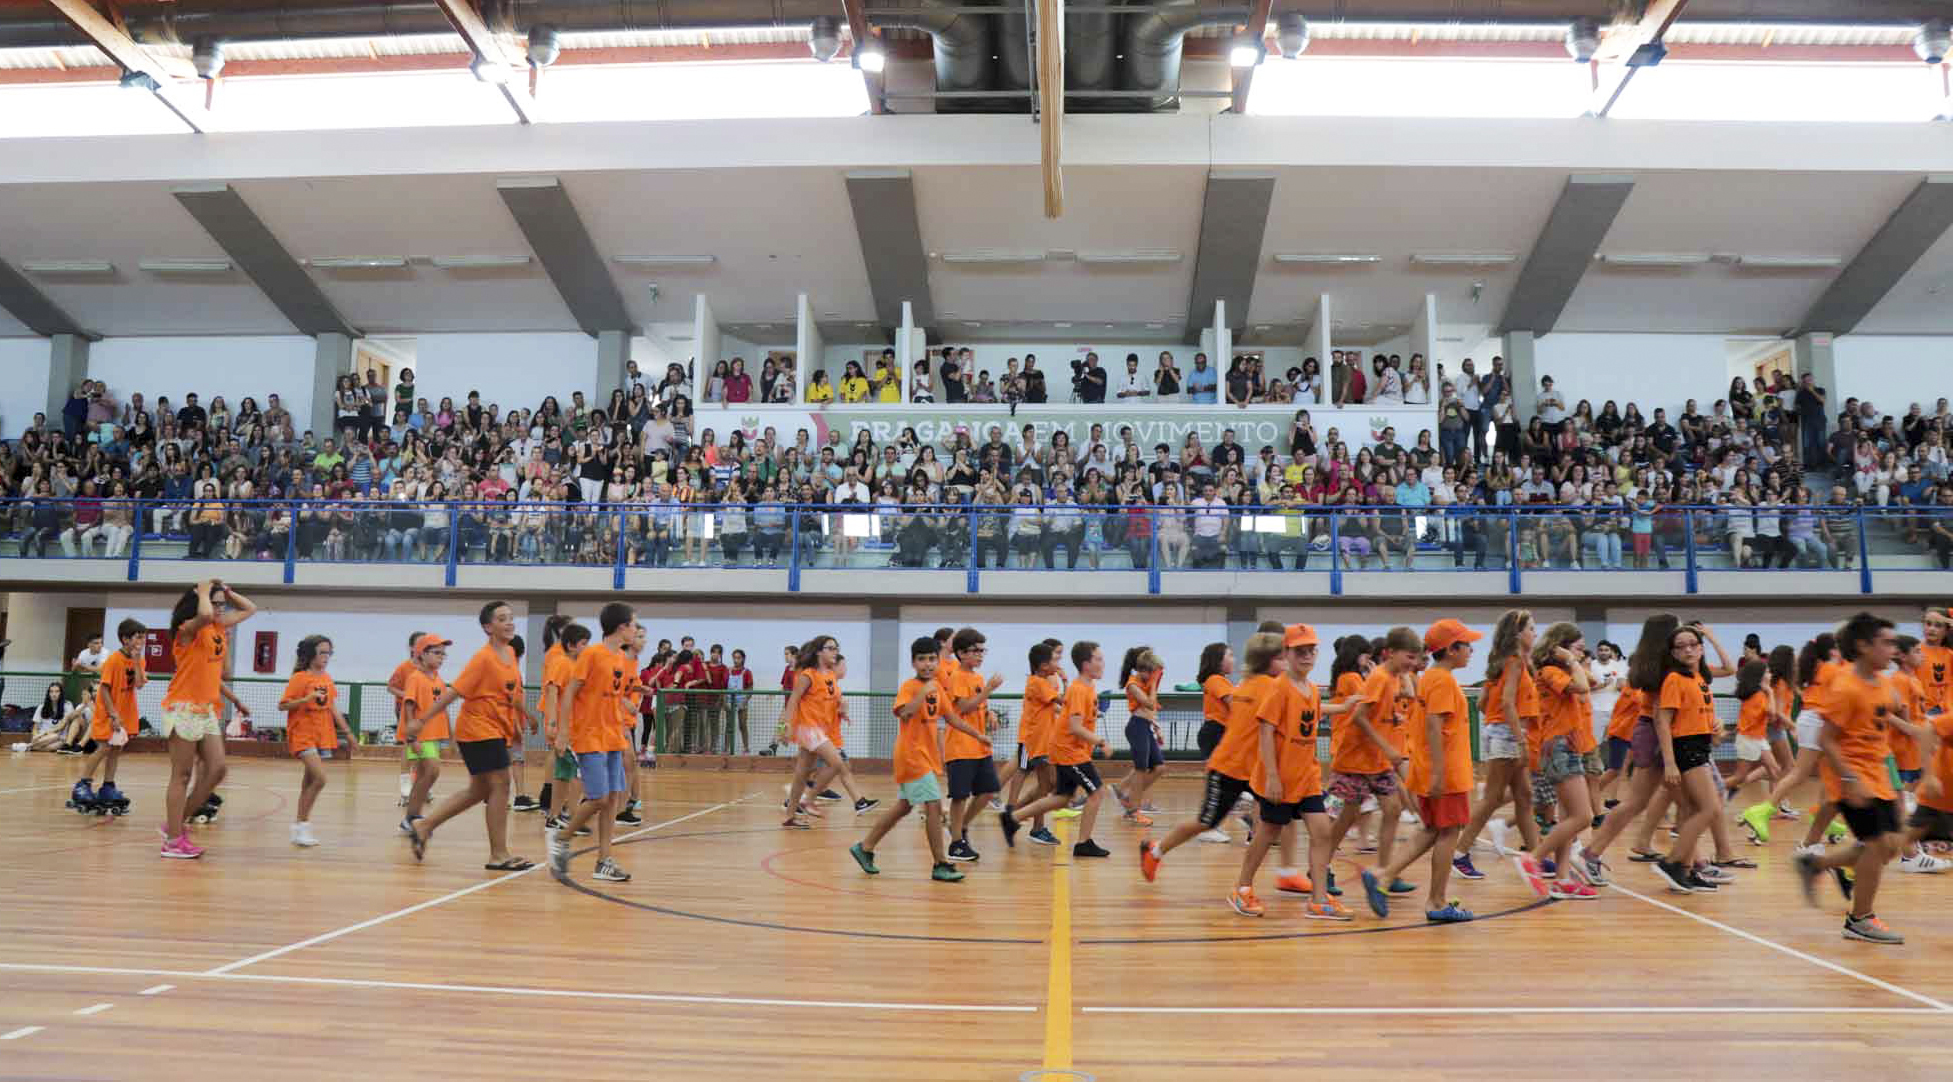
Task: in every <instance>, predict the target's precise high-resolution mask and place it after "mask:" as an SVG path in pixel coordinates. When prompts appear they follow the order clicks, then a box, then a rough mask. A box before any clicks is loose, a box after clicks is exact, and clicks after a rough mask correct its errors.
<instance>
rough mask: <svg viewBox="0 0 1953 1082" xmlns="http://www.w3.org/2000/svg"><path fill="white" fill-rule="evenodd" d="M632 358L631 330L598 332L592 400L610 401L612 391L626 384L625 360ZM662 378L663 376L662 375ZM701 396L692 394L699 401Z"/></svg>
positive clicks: (694, 399) (695, 400) (693, 399)
mask: <svg viewBox="0 0 1953 1082" xmlns="http://www.w3.org/2000/svg"><path fill="white" fill-rule="evenodd" d="M630 359H631V335H630V332H629V331H599V332H597V386H596V388H595V390H596V394H595V396H594V397H592V398H591V401H592V402H602V403H606V404H608V403H609V402H610V392H611V391H613V390H616V389H617V388H619V387H622V386H623V385H624V369H625V362H627V361H629V360H630ZM660 378H662V376H660ZM698 400H699V396H698V395H697V394H693V395H692V401H694V402H697V401H698Z"/></svg>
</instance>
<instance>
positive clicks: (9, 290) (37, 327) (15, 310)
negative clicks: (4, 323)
mask: <svg viewBox="0 0 1953 1082" xmlns="http://www.w3.org/2000/svg"><path fill="white" fill-rule="evenodd" d="M0 309H5V310H6V311H7V313H8V314H10V315H12V316H13V317H14V318H15V319H17V320H20V322H21V324H22V325H23V326H25V327H26V328H27V329H28V330H30V331H33V332H34V333H35V334H39V335H45V336H47V337H49V338H52V337H54V336H55V335H57V334H78V335H82V336H83V337H93V336H92V335H89V333H88V332H87V331H85V330H82V328H81V324H79V323H77V322H75V319H74V317H73V316H70V315H69V314H68V313H66V312H64V311H62V310H61V306H60V305H58V304H56V303H54V302H53V301H52V300H49V299H48V296H47V294H45V293H42V292H41V291H40V289H38V288H37V287H36V286H35V285H34V283H32V282H30V281H28V280H27V277H26V276H25V275H23V274H21V273H20V272H19V271H17V270H15V269H14V268H13V266H12V264H9V263H8V262H7V261H6V260H4V259H0Z"/></svg>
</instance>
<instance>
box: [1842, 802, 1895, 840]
mask: <svg viewBox="0 0 1953 1082" xmlns="http://www.w3.org/2000/svg"><path fill="white" fill-rule="evenodd" d="M1838 814H1839V815H1842V816H1844V821H1845V826H1848V827H1850V828H1851V836H1852V837H1854V838H1857V839H1858V840H1859V841H1861V842H1868V841H1871V840H1872V839H1873V838H1877V837H1879V836H1881V835H1885V834H1896V833H1898V832H1899V802H1898V801H1896V800H1874V801H1872V802H1871V803H1870V804H1867V805H1865V806H1864V807H1862V808H1854V807H1852V806H1851V805H1849V804H1839V805H1838Z"/></svg>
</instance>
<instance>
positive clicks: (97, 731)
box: [88, 710, 332, 744]
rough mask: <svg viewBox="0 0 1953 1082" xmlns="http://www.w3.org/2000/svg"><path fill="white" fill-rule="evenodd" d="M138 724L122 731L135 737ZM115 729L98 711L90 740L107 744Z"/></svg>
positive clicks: (124, 725)
mask: <svg viewBox="0 0 1953 1082" xmlns="http://www.w3.org/2000/svg"><path fill="white" fill-rule="evenodd" d="M137 724H138V723H137V722H136V720H135V719H134V718H131V719H129V720H128V721H125V722H123V723H122V731H123V732H124V733H127V734H128V735H130V736H135V735H136V726H137ZM113 728H114V723H113V722H111V721H109V716H108V715H107V714H105V713H103V712H102V711H99V710H98V711H96V712H95V717H94V718H93V719H91V720H90V721H89V723H88V738H89V739H90V740H95V741H99V742H101V743H104V744H106V743H108V740H109V737H110V736H111V735H112V734H111V733H110V730H111V729H113ZM326 733H327V736H328V737H330V736H331V733H332V728H331V725H330V723H328V724H327V727H326Z"/></svg>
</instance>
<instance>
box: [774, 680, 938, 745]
mask: <svg viewBox="0 0 1953 1082" xmlns="http://www.w3.org/2000/svg"><path fill="white" fill-rule="evenodd" d="M940 669H941V667H940V666H939V667H938V674H937V680H938V681H941V682H942V683H943V686H944V687H948V686H949V684H948V682H947V681H946V680H945V679H944V677H943V676H942V675H941V671H940ZM803 676H805V677H806V678H807V690H806V691H804V692H802V693H801V695H800V705H799V707H798V709H797V712H796V716H795V718H794V722H793V723H794V725H795V726H796V727H798V726H802V725H812V726H816V727H818V728H819V729H820V730H821V731H822V732H824V733H826V734H827V735H828V736H829V737H832V736H833V735H834V727H835V726H836V725H837V724H839V723H840V720H841V706H840V704H841V691H840V688H839V687H837V686H836V685H835V682H834V674H833V673H831V672H825V673H824V672H822V671H820V670H819V669H817V668H812V667H809V668H805V669H802V670H800V671H799V672H797V673H795V674H794V683H795V684H796V685H798V684H799V683H800V678H801V677H803Z"/></svg>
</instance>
